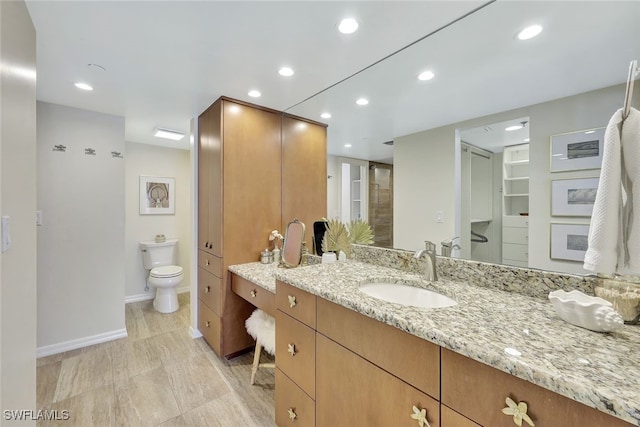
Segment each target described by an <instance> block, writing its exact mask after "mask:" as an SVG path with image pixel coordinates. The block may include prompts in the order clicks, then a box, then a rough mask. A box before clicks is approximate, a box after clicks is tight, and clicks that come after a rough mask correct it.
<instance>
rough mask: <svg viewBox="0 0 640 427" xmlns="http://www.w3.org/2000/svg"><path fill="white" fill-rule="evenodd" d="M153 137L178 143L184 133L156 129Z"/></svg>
mask: <svg viewBox="0 0 640 427" xmlns="http://www.w3.org/2000/svg"><path fill="white" fill-rule="evenodd" d="M153 136H155V137H158V138H165V139H172V140H174V141H180V140H181V139H182V138H184V132H180V131H178V130H171V129H163V128H156V130H155V132H154V134H153Z"/></svg>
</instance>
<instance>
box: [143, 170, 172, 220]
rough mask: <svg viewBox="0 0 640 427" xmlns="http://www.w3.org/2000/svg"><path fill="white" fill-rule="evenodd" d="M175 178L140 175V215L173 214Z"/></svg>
mask: <svg viewBox="0 0 640 427" xmlns="http://www.w3.org/2000/svg"><path fill="white" fill-rule="evenodd" d="M175 189H176V185H175V179H173V178H162V177H157V176H142V175H140V215H173V214H175V211H176V204H175V197H176V196H175Z"/></svg>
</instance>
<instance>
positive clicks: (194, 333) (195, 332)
mask: <svg viewBox="0 0 640 427" xmlns="http://www.w3.org/2000/svg"><path fill="white" fill-rule="evenodd" d="M189 335H190V336H191V338H193V339H196V338H200V337H201V336H202V334H201V333H200V331H199V330H197V329H194V328H193V326H189Z"/></svg>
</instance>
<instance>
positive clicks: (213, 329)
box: [198, 299, 220, 354]
mask: <svg viewBox="0 0 640 427" xmlns="http://www.w3.org/2000/svg"><path fill="white" fill-rule="evenodd" d="M198 330H199V331H200V333H201V334H202V335H203V336H204V339H205V341H206V342H208V343H209V345H210V346H211V348H213V350H214V351H215V352H216V353H217V354H220V318H219V317H218V316H217V315H216V314H215V313H214V312H213V311H212V310H211V309H210V308H209V307H207V306H206V305H205V304H204V303H203V302H202V300H201V299H198Z"/></svg>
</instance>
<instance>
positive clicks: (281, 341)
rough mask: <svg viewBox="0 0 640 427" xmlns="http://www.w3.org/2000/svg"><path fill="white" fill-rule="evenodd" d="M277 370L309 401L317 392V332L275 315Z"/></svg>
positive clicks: (279, 312)
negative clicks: (304, 394)
mask: <svg viewBox="0 0 640 427" xmlns="http://www.w3.org/2000/svg"><path fill="white" fill-rule="evenodd" d="M276 357H277V360H278V361H277V365H278V368H280V369H281V370H282V372H284V373H285V374H286V375H287V376H288V377H289V378H291V380H293V382H295V383H296V384H298V386H300V388H301V389H302V390H304V392H305V393H307V394H308V395H309V396H310V397H311V398H312V399H313V398H315V392H316V376H315V372H316V369H315V366H316V332H315V331H314V330H313V329H311V328H309V327H308V326H306V325H305V324H303V323H301V322H299V321H297V320H296V319H294V318H292V317H291V316H289V315H287V314H285V313H283V312H281V311H280V310H278V311H277V312H276Z"/></svg>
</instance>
